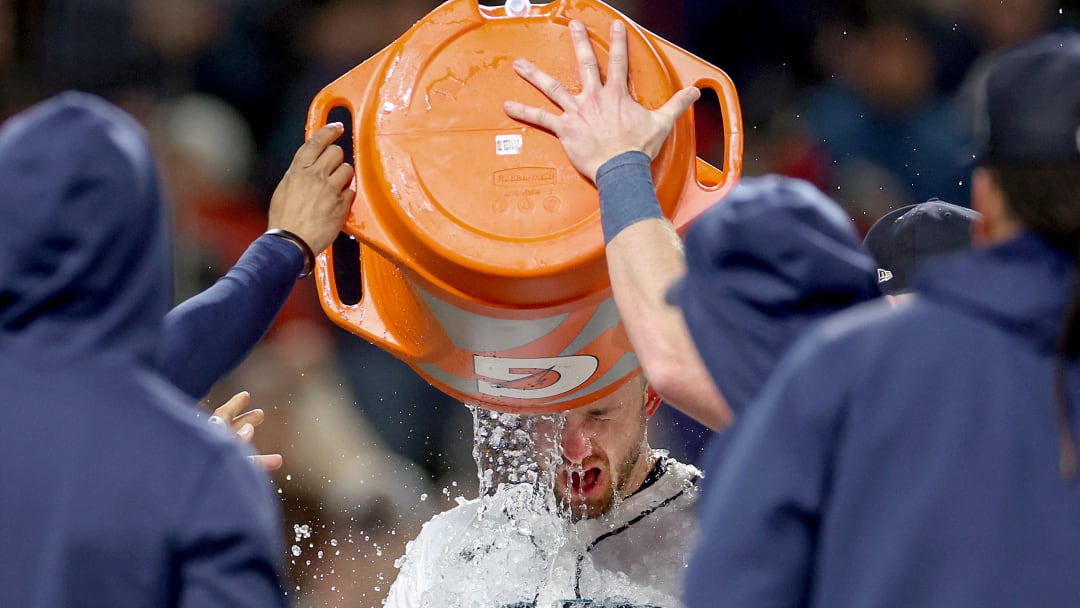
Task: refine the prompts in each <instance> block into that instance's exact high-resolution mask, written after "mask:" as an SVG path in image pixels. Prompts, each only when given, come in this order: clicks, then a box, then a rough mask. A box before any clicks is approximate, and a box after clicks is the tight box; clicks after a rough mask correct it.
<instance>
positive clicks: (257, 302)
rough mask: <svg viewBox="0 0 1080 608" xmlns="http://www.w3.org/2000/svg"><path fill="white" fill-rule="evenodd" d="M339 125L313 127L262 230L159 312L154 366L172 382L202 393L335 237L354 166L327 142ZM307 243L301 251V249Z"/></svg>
mask: <svg viewBox="0 0 1080 608" xmlns="http://www.w3.org/2000/svg"><path fill="white" fill-rule="evenodd" d="M342 130H343V127H342V125H341V124H340V123H333V124H329V125H326V126H325V127H323V128H322V129H320V130H318V131H316V132H315V133H314V134H313V135H312V136H311V139H309V140H308V141H307V142H306V143H304V144H303V145H302V146H301V147H300V149H299V150H298V151H297V153H296V156H295V157H294V158H293V161H292V164H291V165H290V166H289V170H288V171H287V172H286V173H285V176H284V177H283V178H282V179H281V182H280V183H279V184H278V186H277V189H275V190H274V195H273V198H272V199H271V201H270V214H269V215H270V217H269V222H268V227H269V229H270V230H268V232H267V234H264V235H263V236H260V237H259V238H257V239H255V241H254V242H253V243H252V244H251V246H250V247H248V249H247V251H245V252H244V255H243V256H241V257H240V259H239V260H238V261H237V263H236V265H235V266H233V267H232V268H231V269H229V272H228V273H226V274H225V276H224V277H222V278H221V279H219V280H218V281H217V282H216V283H214V284H213V285H211V286H210V287H209V288H207V289H206V290H205V291H203V292H201V293H199V294H197V295H195V296H192V297H191V298H189V299H187V300H185V301H184V302H181V303H180V304H178V305H177V306H176V307H175V308H173V309H172V310H171V311H170V312H169V313H168V315H166V317H165V332H164V337H163V340H162V348H161V350H160V352H159V357H158V369H159V370H161V372H162V373H163V374H164V375H165V376H166V377H167V378H169V380H170V381H172V382H173V384H175V385H176V386H177V387H179V388H180V389H181V390H183V391H184V392H186V393H187V394H189V395H191V396H192V397H195V398H196V399H200V398H202V397H203V396H204V395H205V394H206V393H207V392H208V391H209V390H210V387H211V386H213V385H214V383H215V382H217V381H218V380H220V379H221V377H222V376H224V375H225V374H227V373H228V372H229V371H230V370H232V369H233V368H234V367H235V366H236V365H237V364H239V363H240V361H241V360H243V358H244V357H245V356H247V354H248V353H249V352H250V351H251V349H252V348H253V347H254V346H255V344H256V343H257V342H258V341H259V340H260V339H262V337H263V335H265V334H266V330H267V329H269V328H270V324H271V323H273V321H274V319H275V318H276V317H277V315H278V312H280V311H281V307H282V306H283V305H284V304H285V300H286V299H287V298H288V297H289V294H290V293H292V289H293V285H294V284H295V283H296V279H297V277H299V276H306V274H307V273H308V272H310V270H311V265H312V264H313V263H314V259H313V257H312V256H313V254H312V252H319V251H322V250H324V249H326V248H327V247H329V246H330V244H331V243H332V242H333V240H334V238H335V237H336V236H337V234H338V232H339V231H340V230H341V225H342V223H343V222H344V221H345V214H346V213H347V212H348V209H349V204H350V203H351V202H352V199H353V196H354V192H353V190H352V189H351V188H349V187H348V185H349V182H350V181H351V180H352V175H353V170H352V167H351V166H349V164H348V163H345V162H344V152H343V151H342V149H341V148H340V147H338V146H336V145H333V142H334V140H335V139H337V138H338V137H339V136H340V135H341V133H342ZM305 248H306V250H305Z"/></svg>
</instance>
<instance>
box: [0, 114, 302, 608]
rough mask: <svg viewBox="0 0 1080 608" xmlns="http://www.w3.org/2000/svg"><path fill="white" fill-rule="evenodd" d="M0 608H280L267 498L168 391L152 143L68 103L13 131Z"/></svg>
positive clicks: (8, 155) (1, 353)
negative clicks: (162, 370) (162, 349)
mask: <svg viewBox="0 0 1080 608" xmlns="http://www.w3.org/2000/svg"><path fill="white" fill-rule="evenodd" d="M0 183H3V184H4V188H3V191H2V192H0V208H2V209H3V218H4V222H3V224H0V233H2V238H0V386H2V387H3V391H4V397H3V399H2V402H3V405H2V406H0V433H2V434H3V440H2V441H0V483H2V484H3V486H4V488H5V489H4V492H3V493H2V496H0V522H3V523H2V524H0V534H2V536H3V538H4V552H3V555H2V556H0V605H3V606H20V607H24V608H54V607H55V608H60V607H69V606H80V605H102V606H111V607H116V608H123V607H131V608H143V607H145V606H184V607H191V608H196V607H197V608H207V607H214V606H223V607H224V606H233V607H235V606H252V607H255V606H260V607H264V606H284V605H285V600H284V597H283V593H282V590H281V588H280V586H279V578H278V569H279V566H280V564H279V561H280V559H281V556H282V545H281V538H280V534H279V528H278V517H279V514H278V509H277V506H276V501H275V497H274V496H273V494H272V492H271V489H270V485H269V483H268V480H267V479H266V478H265V476H263V475H262V474H260V473H259V472H257V471H256V470H254V468H253V465H252V464H251V463H250V462H248V461H247V460H246V459H245V458H244V456H243V453H242V451H241V449H240V447H239V446H238V445H237V444H236V443H235V442H234V441H233V440H231V439H230V438H228V437H226V436H225V434H224V433H221V432H219V431H217V430H215V428H214V427H211V426H210V425H206V424H205V423H203V422H199V421H198V420H197V419H196V418H195V417H194V416H192V408H191V399H190V397H187V396H185V395H184V394H183V393H181V392H180V391H179V390H178V389H177V388H175V387H174V385H173V384H172V383H171V382H169V381H167V380H166V379H165V378H164V377H163V376H162V374H161V373H160V372H159V371H158V369H159V368H158V357H159V356H160V355H159V349H160V341H161V336H162V327H163V318H164V316H165V313H166V311H167V310H168V306H169V304H170V284H171V269H170V255H169V243H168V240H169V239H168V227H167V222H166V207H165V205H164V204H163V202H162V200H161V194H160V188H159V183H158V177H157V174H156V170H155V167H154V163H153V161H152V158H151V156H150V153H149V150H148V148H147V144H146V141H145V140H144V135H143V133H142V131H141V129H140V128H139V127H138V126H137V125H136V124H135V123H134V121H133V120H132V119H131V118H130V117H129V116H128V115H126V114H124V113H123V112H121V111H120V110H118V109H117V108H115V107H113V106H111V105H109V104H107V103H105V102H104V101H102V100H100V99H98V98H96V97H92V96H89V95H84V94H79V93H66V94H62V95H60V96H57V97H55V98H53V99H51V100H48V101H46V102H44V103H42V104H39V105H38V106H35V107H33V108H31V109H29V110H27V111H26V112H24V113H23V114H20V115H17V116H16V117H14V118H12V119H11V120H10V121H9V122H8V123H7V124H5V125H4V127H3V128H2V130H0Z"/></svg>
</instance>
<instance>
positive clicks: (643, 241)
mask: <svg viewBox="0 0 1080 608" xmlns="http://www.w3.org/2000/svg"><path fill="white" fill-rule="evenodd" d="M597 186H598V187H599V189H600V198H601V217H602V220H603V223H604V237H605V241H606V242H607V248H606V253H607V262H608V274H609V275H610V278H611V290H612V294H613V296H614V298H615V304H616V306H617V307H618V308H619V314H620V315H621V316H622V320H623V325H624V327H625V328H626V332H627V335H628V336H629V337H630V342H631V344H632V345H633V346H634V350H635V352H636V353H637V355H638V359H639V360H640V361H641V365H642V368H643V369H644V371H645V376H646V378H648V380H649V383H650V384H651V385H652V387H653V388H654V389H655V390H656V391H657V393H659V394H660V396H661V397H663V398H664V400H665V401H667V402H668V403H670V404H671V405H673V406H675V407H677V408H679V409H680V410H682V411H683V412H684V413H686V414H687V415H689V416H691V417H693V418H695V419H696V420H698V421H699V422H701V423H702V424H705V425H706V426H709V427H710V428H713V429H718V428H722V427H723V426H725V425H726V424H727V423H728V422H729V419H730V412H729V410H728V407H727V404H726V403H725V402H724V399H723V397H722V396H721V395H720V392H719V391H718V390H717V389H716V386H715V385H714V384H713V381H712V378H711V376H710V375H709V373H708V370H707V369H706V368H705V365H704V363H703V362H702V361H701V358H700V356H699V355H698V353H697V348H696V347H695V346H694V343H693V340H692V339H691V337H690V334H689V332H688V330H687V328H686V324H685V322H684V321H683V318H682V314H681V312H680V311H679V310H678V309H677V308H675V307H673V306H670V305H668V304H667V303H666V302H665V299H664V298H665V294H666V292H667V289H668V287H669V286H670V285H671V283H672V282H673V281H674V280H675V279H677V278H679V277H681V276H682V275H683V274H684V273H685V268H686V264H685V258H684V255H683V250H682V242H681V240H680V239H679V236H678V234H676V233H675V230H674V227H673V226H672V225H671V223H670V222H669V221H668V220H667V219H666V218H664V217H663V215H662V213H661V212H660V206H659V203H658V202H657V201H656V194H655V191H654V190H653V185H652V181H651V178H650V176H649V161H648V157H646V156H644V155H633V154H628V155H620V156H618V157H616V158H615V159H612V160H611V161H609V162H608V163H605V164H604V165H603V166H602V167H601V170H600V171H599V172H598V173H597Z"/></svg>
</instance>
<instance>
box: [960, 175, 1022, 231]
mask: <svg viewBox="0 0 1080 608" xmlns="http://www.w3.org/2000/svg"><path fill="white" fill-rule="evenodd" d="M971 206H972V208H973V209H975V210H976V211H978V212H979V213H980V214H982V221H979V222H975V224H974V225H973V226H972V232H971V236H972V238H973V239H974V240H975V243H976V244H978V245H982V246H988V245H993V244H995V243H1000V242H1002V241H1006V240H1008V239H1010V238H1012V237H1013V236H1015V235H1016V233H1017V232H1018V231H1019V226H1018V225H1017V224H1016V221H1015V220H1014V219H1013V218H1012V214H1011V213H1009V208H1008V207H1007V206H1006V205H1005V191H1004V190H1002V189H1001V185H1000V184H999V183H998V180H997V178H996V177H995V176H994V172H993V171H991V170H989V169H987V168H986V167H977V168H976V169H975V171H974V172H973V173H972V174H971Z"/></svg>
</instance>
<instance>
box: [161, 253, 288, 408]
mask: <svg viewBox="0 0 1080 608" xmlns="http://www.w3.org/2000/svg"><path fill="white" fill-rule="evenodd" d="M303 264H304V260H303V254H302V253H300V251H299V250H298V249H297V248H296V247H295V246H293V245H292V244H291V243H288V242H286V241H284V240H283V239H279V238H276V237H272V236H266V235H264V236H261V237H259V238H257V239H255V241H254V242H252V243H251V246H249V247H248V249H247V251H245V252H244V255H242V256H241V257H240V259H239V260H237V262H236V265H235V266H233V267H232V268H231V269H229V272H228V273H226V274H225V276H224V277H222V278H221V279H219V280H218V281H217V282H216V283H214V284H213V285H212V286H210V287H209V288H208V289H206V290H205V291H203V292H202V293H199V294H197V295H195V296H192V297H191V298H189V299H187V300H185V301H184V302H181V303H180V304H178V305H177V306H176V307H175V308H173V309H172V310H171V311H169V313H168V314H167V315H166V316H165V331H164V336H163V340H162V348H161V351H160V353H159V358H158V369H159V370H160V371H161V372H162V374H163V375H164V376H165V377H166V378H168V379H169V381H171V382H172V383H173V384H174V385H175V386H177V387H178V388H180V390H182V391H184V392H185V393H187V394H188V395H191V396H192V397H194V398H195V399H201V398H202V397H204V396H205V395H206V393H207V392H209V391H210V388H211V387H212V386H213V385H214V383H215V382H217V381H218V380H220V379H221V378H222V377H223V376H224V375H225V374H227V373H229V372H230V371H231V370H232V369H233V368H234V367H236V365H238V364H239V363H240V361H242V360H243V358H244V357H245V356H247V354H248V353H249V352H250V351H251V349H252V348H254V346H255V344H256V343H258V341H259V340H260V339H262V337H263V335H265V334H266V331H267V329H269V328H270V324H271V323H273V321H274V318H275V317H277V314H278V312H280V311H281V307H282V306H283V305H284V304H285V300H286V299H287V298H288V297H289V294H290V293H291V292H292V288H293V285H294V283H295V282H296V277H297V275H298V274H300V270H301V268H302V267H303Z"/></svg>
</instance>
